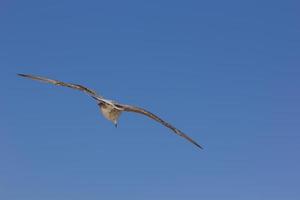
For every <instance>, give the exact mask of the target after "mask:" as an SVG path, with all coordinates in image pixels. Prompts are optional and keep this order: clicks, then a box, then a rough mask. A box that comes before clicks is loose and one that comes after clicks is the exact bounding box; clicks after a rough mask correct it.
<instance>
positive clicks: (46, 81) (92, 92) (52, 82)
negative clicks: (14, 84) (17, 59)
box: [18, 74, 104, 101]
mask: <svg viewBox="0 0 300 200" xmlns="http://www.w3.org/2000/svg"><path fill="white" fill-rule="evenodd" d="M18 75H19V76H22V77H26V78H30V79H33V80H37V81H42V82H45V83H51V84H54V85H58V86H65V87H69V88H72V89H75V90H80V91H82V92H85V93H87V94H88V95H90V96H92V97H93V98H95V99H97V100H99V101H101V100H102V99H104V98H103V97H102V96H100V95H98V94H97V93H96V92H95V91H94V90H91V89H89V88H87V87H84V86H82V85H79V84H74V83H65V82H62V81H57V80H53V79H49V78H45V77H41V76H33V75H29V74H18Z"/></svg>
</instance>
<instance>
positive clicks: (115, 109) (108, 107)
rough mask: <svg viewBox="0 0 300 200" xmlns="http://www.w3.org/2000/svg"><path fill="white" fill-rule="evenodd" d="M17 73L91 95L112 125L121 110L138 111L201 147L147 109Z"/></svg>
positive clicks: (91, 91) (77, 86)
mask: <svg viewBox="0 0 300 200" xmlns="http://www.w3.org/2000/svg"><path fill="white" fill-rule="evenodd" d="M18 75H19V76H21V77H25V78H30V79H33V80H36V81H41V82H45V83H51V84H54V85H57V86H64V87H69V88H72V89H76V90H79V91H82V92H84V93H86V94H87V95H89V96H91V97H92V98H93V99H95V100H96V101H97V104H98V106H99V107H100V111H101V112H102V114H103V116H104V117H105V118H106V119H107V120H109V121H111V122H112V123H114V125H115V126H116V127H117V125H118V119H119V117H120V115H121V113H122V112H125V111H126V112H134V113H139V114H142V115H146V116H147V117H149V118H151V119H153V120H155V121H157V122H159V123H161V124H162V125H164V126H166V127H167V128H169V129H171V130H172V131H173V132H174V133H176V134H177V135H179V136H181V137H183V138H185V139H186V140H188V141H189V142H191V143H193V144H194V145H196V146H197V147H198V148H200V149H202V146H200V145H199V144H198V143H197V142H196V141H194V140H193V139H192V138H190V137H189V136H187V135H186V134H184V133H183V132H181V131H180V130H179V129H177V128H175V127H174V126H172V125H171V124H169V123H168V122H166V121H164V120H162V119H161V118H160V117H158V116H156V115H155V114H153V113H151V112H149V111H147V110H145V109H143V108H139V107H136V106H132V105H126V104H121V103H118V102H116V101H113V100H109V99H105V98H104V97H103V96H101V95H99V94H97V93H96V92H95V91H94V90H91V89H89V88H87V87H85V86H82V85H79V84H74V83H65V82H62V81H58V80H53V79H49V78H45V77H41V76H33V75H29V74H18Z"/></svg>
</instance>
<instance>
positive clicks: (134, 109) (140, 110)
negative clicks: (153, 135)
mask: <svg viewBox="0 0 300 200" xmlns="http://www.w3.org/2000/svg"><path fill="white" fill-rule="evenodd" d="M115 105H116V106H117V107H119V108H121V109H122V110H124V111H128V112H135V113H140V114H143V115H146V116H147V117H150V118H151V119H154V120H155V121H157V122H159V123H161V124H162V125H164V126H166V127H168V128H169V129H171V130H172V131H174V132H175V133H176V134H177V135H179V136H181V137H183V138H185V139H186V140H188V141H190V142H191V143H193V144H194V145H196V146H197V147H199V148H200V149H202V147H201V146H200V145H199V144H198V143H197V142H196V141H194V140H193V139H192V138H190V137H189V136H187V135H186V134H184V133H183V132H181V131H180V130H179V129H177V128H175V127H174V126H172V125H171V124H169V123H168V122H166V121H164V120H162V119H161V118H159V117H158V116H156V115H155V114H153V113H151V112H149V111H147V110H145V109H143V108H138V107H135V106H131V105H125V104H119V103H115Z"/></svg>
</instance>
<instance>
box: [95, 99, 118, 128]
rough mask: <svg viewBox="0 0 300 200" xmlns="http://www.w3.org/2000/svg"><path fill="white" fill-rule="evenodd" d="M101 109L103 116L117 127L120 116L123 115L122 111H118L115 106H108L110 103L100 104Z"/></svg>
mask: <svg viewBox="0 0 300 200" xmlns="http://www.w3.org/2000/svg"><path fill="white" fill-rule="evenodd" d="M98 105H99V107H100V110H101V112H102V114H103V116H104V117H105V118H106V119H108V120H110V121H112V122H113V123H114V124H115V126H117V124H118V118H119V116H120V115H121V112H122V111H121V110H120V109H117V108H115V107H114V106H112V105H111V104H108V103H102V102H101V103H99V104H98Z"/></svg>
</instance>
